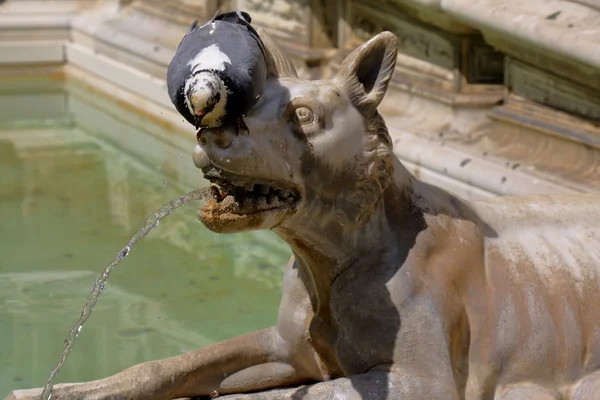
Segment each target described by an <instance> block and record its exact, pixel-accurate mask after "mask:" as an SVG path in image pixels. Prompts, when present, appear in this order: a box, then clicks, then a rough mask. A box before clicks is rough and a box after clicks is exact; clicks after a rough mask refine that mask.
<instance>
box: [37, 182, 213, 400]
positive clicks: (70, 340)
mask: <svg viewBox="0 0 600 400" xmlns="http://www.w3.org/2000/svg"><path fill="white" fill-rule="evenodd" d="M207 195H208V188H202V189H196V190H193V191H191V192H189V193H187V194H185V195H183V196H179V197H178V198H176V199H174V200H172V201H170V202H169V203H167V204H165V205H164V206H163V207H161V208H160V209H159V210H158V211H156V212H154V213H153V214H152V215H150V216H149V217H148V218H147V219H146V221H145V222H144V225H143V226H142V227H141V228H140V229H139V230H138V231H137V232H136V233H135V235H133V236H132V237H131V239H129V242H127V245H125V247H123V248H122V249H121V250H119V252H118V253H117V255H116V256H115V258H114V259H113V260H112V261H111V262H110V264H108V265H107V266H106V268H105V269H104V271H103V272H102V274H101V275H100V276H99V277H98V279H96V282H95V283H94V288H93V289H92V292H91V293H90V294H89V295H88V297H87V299H86V302H85V305H84V306H83V309H82V311H81V316H80V317H79V320H77V323H76V324H75V325H74V326H73V328H72V329H71V330H70V331H69V334H68V335H67V337H66V339H65V345H64V350H63V353H62V355H61V357H60V360H59V361H58V364H56V367H54V369H53V370H52V372H51V373H50V376H49V377H48V381H47V382H46V385H45V386H44V390H43V391H42V400H50V399H51V398H52V386H53V381H54V379H55V378H56V376H57V375H58V373H59V372H60V369H61V368H62V366H63V364H64V363H65V361H66V359H67V357H68V356H69V353H70V352H71V349H72V348H73V345H74V343H75V340H76V339H77V337H78V336H79V334H80V333H81V329H82V328H83V325H84V324H85V322H86V321H87V320H88V318H89V317H90V315H91V314H92V311H93V310H94V306H95V305H96V303H97V302H98V297H99V296H100V294H102V291H103V290H104V286H105V285H106V281H107V280H108V277H109V275H110V273H111V272H112V270H113V269H114V268H115V267H116V266H117V265H119V263H121V261H123V260H124V259H125V257H127V255H129V252H130V251H131V249H132V248H133V246H134V245H135V244H136V243H137V242H138V241H139V240H141V239H143V238H144V237H145V236H146V235H148V233H150V231H152V230H153V229H154V228H156V227H157V226H158V223H159V222H160V220H162V219H163V218H165V217H167V216H169V215H170V214H171V213H172V212H173V211H175V210H176V209H177V208H179V207H181V206H183V205H184V204H186V203H189V202H190V201H193V200H204V199H206V196H207Z"/></svg>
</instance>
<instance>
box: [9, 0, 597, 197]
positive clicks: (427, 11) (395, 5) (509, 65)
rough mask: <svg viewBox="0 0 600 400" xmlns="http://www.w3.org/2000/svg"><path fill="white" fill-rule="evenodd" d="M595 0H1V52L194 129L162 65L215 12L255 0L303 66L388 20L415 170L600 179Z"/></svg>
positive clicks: (390, 101) (546, 185) (472, 176)
mask: <svg viewBox="0 0 600 400" xmlns="http://www.w3.org/2000/svg"><path fill="white" fill-rule="evenodd" d="M596 3H597V2H596V1H595V0H527V1H523V0H478V1H476V2H474V1H472V0H444V1H441V0H378V1H372V0H371V1H369V0H171V1H162V0H128V1H123V0H46V1H39V0H37V1H36V0H6V1H5V2H4V3H2V4H1V5H0V64H5V65H7V64H8V65H11V66H13V67H15V68H17V66H18V65H31V64H34V63H51V64H52V63H54V64H61V63H65V62H67V63H68V64H69V65H70V66H71V67H69V69H68V70H69V71H71V73H75V72H77V74H80V73H81V71H87V72H89V73H91V74H92V75H94V76H95V77H96V78H97V79H96V78H94V79H92V80H93V81H94V82H96V83H98V82H101V81H107V82H109V83H111V84H114V85H116V86H117V87H120V88H122V89H123V90H125V91H129V92H132V93H135V94H136V95H138V96H140V97H141V98H144V99H146V103H145V106H144V107H145V109H147V110H150V109H152V110H160V109H161V107H162V109H164V110H165V111H164V113H163V112H162V111H157V112H159V113H160V114H161V115H164V118H168V119H169V121H170V122H169V123H170V124H172V125H173V126H174V127H176V129H175V128H174V129H175V130H177V131H181V132H184V131H185V129H186V127H185V125H184V124H179V121H178V120H177V114H176V113H174V111H173V109H172V105H171V104H170V102H169V100H168V98H167V96H166V91H165V83H164V75H165V70H166V66H167V65H168V63H169V61H170V59H171V57H172V56H173V54H174V52H175V49H176V46H177V44H178V43H179V41H180V39H181V37H182V36H183V33H184V32H185V30H186V29H187V27H188V26H189V24H190V23H191V21H193V20H194V19H199V20H201V21H202V20H206V19H208V18H210V17H211V16H212V15H214V13H215V12H216V10H218V9H220V10H222V11H228V10H233V9H236V8H239V9H244V10H247V11H248V12H249V13H250V14H251V16H252V18H253V23H255V24H256V25H260V26H262V27H263V28H265V29H266V30H267V31H268V32H269V33H270V34H271V35H272V36H273V37H275V38H276V40H277V41H278V42H279V43H280V45H281V46H282V47H283V49H284V51H286V52H287V53H288V54H289V55H290V57H291V58H292V59H293V60H294V63H295V64H296V66H297V68H298V70H299V74H300V75H301V76H302V77H306V78H313V79H319V78H327V77H330V76H332V74H334V73H335V71H336V70H337V68H338V65H339V63H340V62H341V61H342V60H343V58H344V57H345V56H346V55H347V54H348V53H349V52H350V51H351V50H352V49H353V48H355V47H356V46H357V45H359V44H360V43H362V42H364V41H365V40H367V39H368V38H370V37H372V36H373V35H374V34H376V33H378V32H380V31H382V30H389V31H392V32H394V33H395V34H396V35H397V36H398V39H399V54H398V63H397V68H396V72H395V74H394V78H393V81H392V83H391V85H390V90H389V92H388V95H387V97H386V99H385V100H384V102H383V103H382V105H381V106H380V112H381V113H382V114H383V115H384V116H385V117H386V121H387V123H388V125H389V128H390V132H391V134H392V136H393V138H394V142H395V143H396V149H395V150H396V153H398V154H399V155H400V157H401V158H402V159H403V161H404V162H405V163H406V164H407V165H408V166H409V168H411V170H412V171H413V172H414V173H415V174H418V175H419V176H421V177H423V179H425V180H429V181H431V182H435V183H437V184H440V185H442V186H446V187H447V188H450V189H451V190H455V191H457V192H459V194H463V195H465V196H466V197H473V198H475V197H482V196H487V195H493V194H522V193H529V192H541V193H549V192H556V191H568V192H569V191H570V192H583V191H597V190H600V177H599V176H600V174H599V173H598V172H600V170H599V166H598V163H599V161H598V160H599V159H600V95H599V94H598V93H600V45H599V44H598V41H597V38H598V37H600V9H599V7H597V4H596ZM1 71H2V68H0V72H1ZM90 79H91V78H88V80H90ZM118 96H120V98H125V97H127V96H126V95H122V94H119V95H118ZM150 103H152V104H154V105H150ZM152 118H153V120H154V119H155V117H154V116H153V117H152ZM181 140H182V142H183V141H184V140H183V139H181Z"/></svg>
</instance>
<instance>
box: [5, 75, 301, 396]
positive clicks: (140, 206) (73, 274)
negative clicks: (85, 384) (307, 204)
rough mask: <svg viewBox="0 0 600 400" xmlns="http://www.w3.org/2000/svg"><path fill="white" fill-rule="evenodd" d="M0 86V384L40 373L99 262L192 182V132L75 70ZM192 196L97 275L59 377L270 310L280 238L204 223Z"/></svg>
mask: <svg viewBox="0 0 600 400" xmlns="http://www.w3.org/2000/svg"><path fill="white" fill-rule="evenodd" d="M11 82H12V84H11V85H12V86H11V85H9V86H11V87H7V86H6V85H5V86H4V87H3V89H2V92H1V93H0V103H1V105H4V107H0V109H2V110H3V111H1V113H2V115H0V177H1V180H2V185H1V190H0V215H1V217H0V220H1V221H2V224H0V254H1V261H0V305H1V306H0V354H1V355H2V357H0V393H5V394H7V393H9V392H10V391H11V390H15V389H20V388H31V387H41V386H43V385H44V383H45V381H46V379H47V378H48V374H49V372H50V370H51V369H52V368H53V367H54V365H55V364H56V362H57V361H58V358H59V357H60V354H61V351H62V348H63V343H62V341H63V339H64V338H65V336H66V334H67V332H68V331H69V329H70V328H71V326H72V325H73V324H74V323H75V321H76V320H77V318H78V317H79V315H80V313H81V308H82V306H83V304H84V302H85V299H86V296H87V295H88V294H89V292H90V290H91V288H92V285H93V283H94V281H95V279H96V278H97V276H98V275H99V274H100V273H101V271H102V270H103V268H104V266H105V265H106V264H107V263H108V262H109V261H110V260H111V259H112V257H113V256H114V255H115V253H116V252H117V251H118V250H119V249H120V248H121V247H122V246H123V245H125V244H126V242H127V240H128V239H129V238H130V236H131V235H132V234H133V233H134V232H135V231H136V230H137V229H138V228H139V227H140V226H141V225H142V224H143V222H144V219H145V218H146V217H147V216H148V215H149V214H150V213H151V212H153V211H155V210H156V209H157V208H159V207H160V206H162V205H163V204H165V203H166V202H168V201H169V200H172V199H174V198H175V197H177V196H178V195H181V194H183V193H185V192H187V191H189V190H191V189H194V188H196V187H200V186H202V185H204V184H206V182H204V181H203V179H202V178H201V173H200V171H198V170H197V169H195V168H194V167H193V165H192V161H191V149H192V147H193V145H194V137H193V134H190V136H189V146H188V147H187V148H186V145H188V143H186V138H180V137H179V138H178V137H174V135H173V134H172V132H170V131H169V129H168V127H165V126H163V125H161V124H160V123H158V122H152V121H151V119H149V118H144V116H143V115H138V114H135V113H134V112H132V111H127V110H124V107H123V106H122V104H118V103H117V102H112V103H111V101H110V99H106V98H102V97H100V96H97V94H96V93H92V92H90V91H89V90H87V89H86V88H85V86H82V85H78V84H77V83H75V82H73V81H70V82H66V83H65V82H63V81H61V80H56V79H50V78H39V79H34V80H32V79H28V80H27V82H25V83H24V81H22V82H21V83H20V84H19V83H18V81H17V80H13V81H11ZM196 206H197V205H195V204H194V203H190V204H188V205H186V206H184V207H183V208H182V209H181V210H178V211H176V212H175V213H174V214H173V215H171V216H170V217H168V218H166V219H165V220H164V221H162V222H161V224H160V226H159V227H158V228H157V229H155V230H154V231H153V232H151V233H150V234H149V235H148V237H146V238H145V239H144V240H142V241H141V242H140V243H139V244H138V245H137V246H136V248H135V251H133V252H132V254H131V255H130V256H129V257H128V258H127V259H126V260H125V261H124V262H123V263H122V264H121V265H119V266H118V267H117V269H116V270H115V271H114V272H113V274H112V275H111V278H110V279H109V281H108V284H107V286H106V289H105V291H104V294H103V295H102V296H101V298H100V300H99V302H98V304H97V306H96V308H95V310H94V313H93V314H92V316H91V318H90V320H89V321H88V323H87V324H86V326H85V327H84V329H83V331H82V333H81V335H80V337H79V339H78V341H77V342H76V344H75V347H74V349H73V351H72V352H71V355H70V357H69V359H68V360H67V362H66V364H65V366H64V367H63V369H62V371H61V373H60V374H59V375H58V378H57V381H56V382H57V383H59V382H74V381H87V380H92V379H97V378H101V377H105V376H108V375H110V374H113V373H116V372H118V371H120V370H122V369H124V368H127V367H129V366H131V365H133V364H136V363H139V362H143V361H148V360H153V359H157V358H164V357H169V356H173V355H177V354H180V353H183V352H186V351H189V350H192V349H194V348H197V347H200V346H205V345H208V344H210V343H213V342H216V341H220V340H224V339H227V338H230V337H233V336H237V335H239V334H242V333H244V332H249V331H252V330H255V329H260V328H264V327H266V326H269V325H272V324H273V323H274V322H275V319H276V315H277V312H276V311H277V306H278V301H279V296H280V280H281V274H282V271H283V267H284V265H285V263H286V262H287V259H288V258H289V256H290V251H289V249H288V248H287V246H286V245H285V244H284V243H283V241H281V240H280V239H279V238H277V237H276V236H275V235H274V234H272V233H271V232H249V233H245V234H238V235H218V234H215V233H212V232H210V231H208V230H207V229H205V228H204V227H203V226H202V225H201V224H200V222H198V220H197V219H196V210H195V207H196Z"/></svg>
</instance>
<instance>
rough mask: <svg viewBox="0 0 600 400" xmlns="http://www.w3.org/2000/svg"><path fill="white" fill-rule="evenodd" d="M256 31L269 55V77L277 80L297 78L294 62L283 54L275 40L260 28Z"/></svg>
mask: <svg viewBox="0 0 600 400" xmlns="http://www.w3.org/2000/svg"><path fill="white" fill-rule="evenodd" d="M256 31H257V32H258V35H259V36H260V38H261V40H262V42H263V44H264V45H265V51H266V53H267V54H266V56H267V72H268V74H269V76H273V77H276V78H283V77H287V78H297V77H298V74H297V73H296V67H294V64H293V63H292V61H291V60H290V59H289V58H288V57H287V56H286V55H285V54H284V53H283V51H282V50H281V48H280V47H279V46H278V45H277V43H275V40H273V39H272V38H271V36H269V35H268V34H267V32H266V31H265V30H264V29H262V28H260V27H256Z"/></svg>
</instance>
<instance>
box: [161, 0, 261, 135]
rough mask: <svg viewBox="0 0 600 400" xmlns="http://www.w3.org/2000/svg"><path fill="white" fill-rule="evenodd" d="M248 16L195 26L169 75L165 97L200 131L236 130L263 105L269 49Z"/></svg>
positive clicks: (216, 19) (236, 14)
mask: <svg viewBox="0 0 600 400" xmlns="http://www.w3.org/2000/svg"><path fill="white" fill-rule="evenodd" d="M250 22H251V18H250V15H249V14H248V13H247V12H245V11H239V10H238V11H232V12H228V13H223V14H217V15H215V16H214V17H213V18H212V19H210V20H209V21H208V22H207V23H206V24H204V25H202V26H198V21H194V22H193V23H192V25H191V26H190V28H189V29H188V32H187V33H186V34H185V36H184V37H183V39H182V40H181V43H180V44H179V46H178V48H177V51H176V52H175V56H174V57H173V59H172V60H171V62H170V63H169V67H168V69H167V91H168V93H169V97H170V98H171V101H172V102H173V105H175V108H176V109H177V111H178V112H179V113H180V114H181V115H182V116H183V117H184V118H185V119H186V120H187V121H188V122H189V123H190V124H192V125H194V127H195V128H196V129H202V128H217V127H220V126H224V125H229V124H237V127H238V128H240V127H241V128H245V129H246V130H247V128H246V125H245V124H244V122H243V117H244V116H245V115H246V113H247V112H248V110H250V109H251V108H252V107H253V106H254V105H255V104H256V103H257V102H258V100H259V99H260V96H261V93H262V91H263V89H264V87H265V82H266V80H267V61H266V51H265V46H264V44H263V42H262V40H261V38H260V36H259V35H258V33H257V32H256V30H255V29H254V27H252V25H250Z"/></svg>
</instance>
